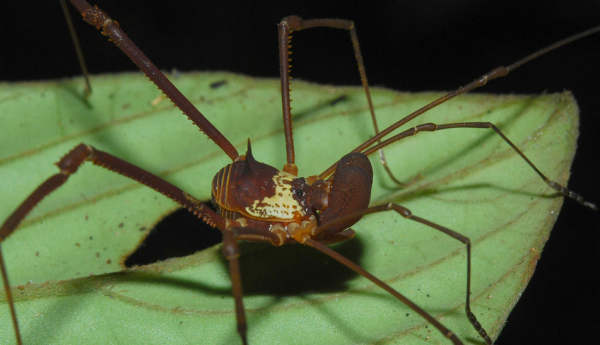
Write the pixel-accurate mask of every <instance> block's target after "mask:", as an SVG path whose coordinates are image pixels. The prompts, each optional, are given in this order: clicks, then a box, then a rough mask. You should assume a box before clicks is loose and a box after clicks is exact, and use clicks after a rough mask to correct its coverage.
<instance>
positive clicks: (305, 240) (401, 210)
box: [297, 203, 493, 344]
mask: <svg viewBox="0 0 600 345" xmlns="http://www.w3.org/2000/svg"><path fill="white" fill-rule="evenodd" d="M385 211H395V212H396V213H398V214H400V215H401V216H402V217H404V218H407V219H410V220H413V221H415V222H418V223H421V224H424V225H427V226H429V227H431V228H433V229H436V230H438V231H441V232H443V233H444V234H446V235H448V236H450V237H452V238H454V239H456V240H458V241H460V242H462V243H463V244H465V246H466V248H467V289H466V302H465V312H466V314H467V317H468V319H469V321H470V322H471V324H472V325H473V327H474V328H475V330H476V331H477V332H478V333H479V335H480V336H481V337H482V338H483V339H484V340H485V341H486V343H488V344H492V343H493V341H492V339H491V338H490V337H489V335H488V334H487V332H486V331H485V329H483V327H482V326H481V324H480V323H479V321H477V318H476V317H475V314H473V312H472V311H471V302H470V295H471V241H470V240H469V238H467V237H465V236H463V235H461V234H459V233H457V232H456V231H453V230H450V229H448V228H446V227H443V226H441V225H439V224H436V223H433V222H430V221H428V220H426V219H423V218H420V217H417V216H414V215H413V214H412V213H411V211H410V210H409V209H407V208H406V207H403V206H400V205H396V204H391V203H390V204H385V205H379V206H374V207H369V208H367V209H364V210H361V211H357V212H353V213H350V214H347V215H344V216H343V217H340V218H338V219H336V220H335V221H332V222H329V223H327V224H323V225H321V226H319V227H318V228H315V229H314V230H313V231H312V232H311V233H310V234H308V233H306V234H303V235H302V237H301V238H298V239H297V241H298V242H300V243H302V244H306V245H309V246H311V247H313V248H315V249H318V250H319V251H321V252H323V253H325V254H327V255H329V256H330V257H332V258H334V259H335V260H337V261H339V262H340V263H342V264H343V265H345V266H347V267H348V268H350V269H351V270H353V271H355V272H356V273H358V274H360V275H362V276H363V277H365V278H367V279H369V280H371V281H372V282H374V283H375V284H377V285H378V286H380V287H381V288H383V289H384V290H386V291H387V292H389V293H390V294H392V295H393V296H394V297H396V298H397V299H399V300H400V301H401V302H402V303H404V304H406V305H407V306H409V307H410V308H411V309H413V310H414V311H416V312H417V313H419V314H420V315H421V316H422V317H423V318H425V319H426V320H427V321H429V322H430V323H431V324H432V325H433V326H435V327H436V328H437V329H438V330H439V331H440V332H441V333H442V334H443V335H444V336H445V337H447V338H449V339H451V340H452V342H454V343H455V344H462V343H461V342H460V340H458V338H456V336H455V335H454V334H453V333H452V332H451V331H450V330H448V329H447V328H446V327H444V326H443V325H442V324H441V323H439V322H438V321H437V320H435V319H434V318H433V317H432V316H431V315H429V314H428V313H427V312H426V311H424V310H423V309H421V308H420V307H419V306H417V305H416V304H414V303H413V302H412V301H410V300H409V299H408V298H406V297H405V296H403V295H402V294H400V293H399V292H397V291H396V290H394V289H392V288H391V287H390V286H389V285H387V284H386V283H384V282H383V281H381V280H379V279H377V278H376V277H375V276H373V275H372V274H370V273H369V272H367V271H365V270H364V269H363V268H361V267H360V266H358V265H357V264H355V263H354V262H352V261H350V260H348V259H347V258H345V257H343V256H342V255H340V254H338V253H337V252H335V251H333V250H332V249H329V248H328V247H327V246H325V245H323V244H322V243H319V242H317V241H315V240H312V239H311V237H312V238H318V236H319V234H322V233H324V232H326V230H327V229H329V228H331V227H334V226H336V225H337V224H342V223H344V222H346V221H347V220H349V219H354V218H356V217H361V216H364V215H366V214H372V213H378V212H385Z"/></svg>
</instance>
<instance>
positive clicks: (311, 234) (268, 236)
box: [63, 126, 450, 325]
mask: <svg viewBox="0 0 600 345" xmlns="http://www.w3.org/2000/svg"><path fill="white" fill-rule="evenodd" d="M290 128H291V127H290ZM432 128H434V127H432V126H424V127H422V128H421V129H422V130H432ZM448 128H450V127H448ZM205 130H206V129H205ZM408 134H412V133H408ZM408 134H407V135H408ZM74 152H75V153H73V154H71V155H69V156H67V157H68V158H67V159H66V160H65V161H64V163H65V164H64V165H63V167H64V168H65V170H67V171H69V170H73V171H74V170H75V169H76V168H74V167H72V166H71V164H70V162H69V160H70V158H73V157H77V156H78V155H79V153H81V152H88V154H89V152H92V151H91V150H90V149H89V148H86V147H85V146H82V147H79V149H78V151H74ZM99 156H103V154H100V155H97V157H99ZM231 156H236V154H231V155H230V157H231ZM103 157H104V158H106V157H105V156H103ZM250 157H251V155H250V151H249V152H248V154H247V156H246V158H245V159H244V158H243V156H237V157H235V159H236V163H238V162H242V163H245V164H246V165H245V167H244V169H247V170H250V171H255V170H254V169H252V167H251V165H257V166H259V165H260V166H261V167H262V166H263V165H261V163H257V162H254V163H252V164H250V162H249V160H250ZM359 157H363V158H359ZM109 159H111V158H107V160H109ZM232 159H234V157H232ZM348 159H349V160H351V161H352V160H358V161H359V162H362V163H358V164H356V165H355V164H349V163H348V164H349V165H348V166H350V167H351V168H349V169H355V168H356V169H358V170H360V171H363V172H365V173H364V174H362V173H361V174H360V175H362V176H369V175H370V174H369V173H368V170H369V169H367V168H366V164H368V161H366V162H367V163H365V160H364V156H361V155H360V154H356V155H355V156H351V157H349V158H348ZM92 160H93V159H92ZM107 160H104V159H103V158H101V161H103V162H106V161H107ZM342 161H343V160H342ZM234 164H235V163H234ZM292 164H293V163H292ZM345 164H346V163H344V164H342V166H346V165H345ZM109 165H110V164H109ZM118 165H119V166H125V165H124V164H122V163H118ZM369 168H370V165H369ZM259 170H260V169H259ZM264 170H269V174H264V175H263V172H261V173H260V174H261V178H262V179H263V181H267V182H268V181H271V180H272V178H273V176H277V175H278V174H280V172H278V171H277V170H275V169H274V168H270V169H268V168H264ZM333 170H335V171H336V175H334V176H336V177H335V178H334V179H333V181H335V182H333V184H334V186H338V187H337V188H341V187H339V186H344V185H346V184H345V183H341V182H340V181H342V178H341V177H338V175H339V176H344V175H346V174H345V172H347V171H349V170H346V169H342V168H341V166H338V167H337V168H336V169H333ZM289 171H290V172H291V173H292V176H293V175H294V174H293V172H294V171H293V169H292V170H289ZM132 175H134V177H135V174H132ZM365 179H366V180H367V181H368V180H369V179H368V178H365ZM314 180H317V179H316V178H313V179H312V180H310V179H309V181H308V182H306V183H304V182H301V181H300V182H297V183H299V184H300V185H301V186H300V188H297V189H295V190H300V191H303V193H302V194H303V195H302V196H300V198H302V197H304V198H305V199H306V200H305V201H304V204H303V205H304V207H305V208H306V212H305V214H302V215H297V216H294V217H292V218H284V217H265V218H264V219H261V217H260V216H257V214H259V213H260V211H258V210H257V209H256V208H254V209H252V208H251V207H252V205H255V204H256V205H260V204H261V203H262V204H267V202H265V201H263V200H262V199H259V198H258V197H257V196H255V197H253V198H251V199H250V200H247V201H246V203H242V204H239V205H234V206H231V209H230V210H231V211H235V214H231V217H226V218H231V219H237V220H238V223H239V224H238V225H245V224H242V223H243V222H244V221H246V222H248V223H249V224H250V225H249V226H247V227H245V228H250V229H256V230H252V231H250V230H249V231H246V230H245V228H236V230H235V231H231V232H225V235H226V236H227V235H229V236H236V235H237V239H247V240H253V239H261V240H268V241H269V242H272V243H274V244H283V243H284V242H292V241H296V242H301V243H302V242H306V240H316V241H317V243H332V242H338V241H341V240H345V239H349V238H351V236H352V233H351V230H345V229H346V227H347V226H350V225H351V223H354V222H355V221H356V220H357V219H358V217H359V216H358V215H355V216H353V217H350V220H349V221H348V222H343V221H340V220H336V219H337V218H338V217H339V216H340V215H344V214H347V212H348V211H352V210H356V211H359V210H362V209H364V208H366V206H367V205H368V197H367V198H366V199H365V198H362V199H361V198H358V197H357V196H356V193H355V192H354V191H349V193H350V194H351V195H353V200H358V201H357V203H356V204H353V205H355V207H354V208H352V207H351V208H349V209H346V210H343V211H339V209H340V207H339V205H340V203H339V202H331V204H330V202H329V201H327V202H325V200H328V198H326V197H324V196H325V195H326V194H327V192H328V191H331V190H334V191H337V189H336V188H335V187H332V182H328V181H327V180H317V181H322V182H315V181H314ZM280 181H283V182H282V184H283V185H287V182H290V183H294V182H293V181H296V180H295V179H293V178H292V177H289V175H285V176H284V177H282V178H281V179H280ZM338 183H339V184H338ZM149 184H151V183H149ZM259 185H260V184H259ZM367 185H368V187H369V189H370V182H369V183H365V184H358V186H362V187H363V188H364V189H363V193H362V195H366V196H368V195H369V193H368V189H367V188H366V186H367ZM317 186H318V188H315V187H317ZM213 188H214V187H213ZM312 189H317V191H316V193H318V195H320V196H319V197H315V196H314V195H313V194H312V193H309V192H312ZM307 191H308V192H307ZM214 194H215V196H217V199H218V196H219V194H220V195H221V196H223V195H224V194H223V193H219V191H218V190H215V193H214ZM257 194H258V195H259V196H261V197H262V196H264V197H267V198H272V197H273V195H271V194H269V195H262V194H260V193H257ZM294 195H296V196H298V194H294ZM315 195H316V194H315ZM335 195H338V196H339V195H340V194H339V193H337V192H336V193H333V194H332V198H334V196H335ZM339 198H340V199H342V200H345V198H343V197H339ZM186 200H187V201H186ZM294 200H296V202H298V205H297V207H303V205H302V202H301V201H298V199H294ZM178 201H179V202H181V203H182V204H184V205H186V206H188V208H189V207H191V208H193V209H195V210H196V211H198V212H203V213H204V212H206V213H208V214H209V216H206V215H205V218H206V219H208V218H210V217H214V218H210V219H212V220H213V221H214V223H213V224H215V225H220V226H219V227H220V228H221V229H223V228H224V227H226V226H227V225H225V226H224V224H220V223H219V222H221V220H220V219H219V218H217V217H215V216H212V215H211V214H210V212H208V211H206V210H198V209H197V208H194V207H200V206H197V205H199V204H197V201H196V200H195V199H193V198H192V197H190V196H189V195H188V194H185V193H183V194H181V195H180V198H179V199H178ZM190 202H191V203H190ZM191 205H194V207H192V206H191ZM325 205H328V206H329V208H327V209H326V208H325ZM221 206H222V208H226V207H227V206H226V205H225V203H224V202H223V203H222V205H221ZM274 206H279V207H283V206H284V205H274ZM236 207H241V208H236ZM290 207H293V206H290ZM247 208H251V210H250V211H248V212H244V210H246V209H247ZM312 209H317V210H320V211H321V212H317V213H314V214H312V216H315V219H312V220H311V219H310V215H309V214H310V212H311V210H312ZM226 213H227V212H222V213H221V214H222V215H223V214H226ZM326 214H333V216H326ZM307 215H308V219H305V218H304V217H305V216H307ZM403 215H408V213H406V211H405V210H403ZM317 217H318V218H319V220H317V219H316V218H317ZM327 217H330V218H329V219H331V220H336V221H337V226H335V227H333V228H329V229H328V230H327V229H325V228H321V229H322V230H324V231H323V232H320V233H316V231H317V230H316V229H317V226H318V225H321V224H324V223H326V221H324V220H325V219H327ZM291 220H293V221H291ZM209 221H210V220H209ZM264 221H269V223H265V222H264ZM303 222H307V223H304V224H303ZM294 224H295V225H294ZM231 225H234V227H235V223H231ZM264 230H269V232H266V231H264ZM271 230H272V231H271ZM344 230H345V231H344ZM342 231H344V232H342ZM274 235H275V236H274ZM226 239H227V237H226ZM309 243H310V242H309ZM315 245H317V244H315ZM224 249H225V251H227V252H228V255H229V257H230V258H235V256H236V250H235V239H233V238H230V239H229V240H228V241H227V240H226V243H225V245H224ZM325 250H326V249H325ZM235 261H236V260H235V259H233V260H232V261H231V262H232V263H235ZM232 271H233V272H235V269H234V270H232ZM233 275H234V276H235V273H234V274H233ZM234 278H235V277H234ZM234 281H235V279H234ZM236 297H237V298H238V300H239V299H240V298H241V292H237V293H236ZM238 303H240V302H239V301H238ZM240 315H242V314H240V311H238V317H240ZM240 324H241V325H243V324H244V323H240Z"/></svg>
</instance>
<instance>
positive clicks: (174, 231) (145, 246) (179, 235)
mask: <svg viewBox="0 0 600 345" xmlns="http://www.w3.org/2000/svg"><path fill="white" fill-rule="evenodd" d="M206 205H207V206H209V207H211V208H212V204H211V203H210V202H208V203H206ZM222 240H223V238H222V235H221V231H219V229H214V228H212V227H210V226H208V225H207V224H205V223H204V222H203V221H202V220H200V219H199V218H198V217H196V216H195V215H193V214H192V213H190V212H188V211H187V210H186V209H183V208H180V209H178V210H176V211H175V212H173V213H171V214H170V215H168V216H166V217H164V218H163V219H162V220H161V221H160V222H158V224H156V226H155V227H154V228H153V229H152V230H151V231H150V233H149V234H148V236H147V237H146V239H144V241H143V242H142V243H141V244H140V245H139V246H138V248H137V249H136V250H135V251H134V252H133V254H131V255H130V256H129V257H128V258H127V259H126V260H125V266H127V267H133V266H136V265H137V266H141V265H147V264H151V263H154V262H157V261H164V260H166V259H169V258H175V257H182V256H187V255H191V254H194V253H195V252H197V251H200V250H203V249H206V248H209V247H212V246H214V245H215V244H217V243H220V242H221V241H222Z"/></svg>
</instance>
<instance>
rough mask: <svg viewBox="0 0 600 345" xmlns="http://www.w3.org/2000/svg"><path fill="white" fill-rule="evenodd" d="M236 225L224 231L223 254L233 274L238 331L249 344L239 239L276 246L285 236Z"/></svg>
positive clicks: (232, 288) (232, 283)
mask: <svg viewBox="0 0 600 345" xmlns="http://www.w3.org/2000/svg"><path fill="white" fill-rule="evenodd" d="M235 226H236V227H227V228H226V229H225V230H224V231H223V247H222V252H223V256H224V257H225V258H226V259H227V261H229V275H230V276H231V290H232V293H233V298H234V300H235V315H236V319H237V329H238V333H239V334H240V337H241V338H242V343H243V344H244V345H247V344H248V335H247V330H248V324H247V322H246V311H245V310H244V301H243V295H244V292H243V289H242V278H241V273H240V263H239V260H238V259H239V257H240V247H239V246H238V244H237V241H243V240H249V241H263V242H271V243H272V244H274V245H276V246H280V245H282V244H283V243H284V242H283V238H281V237H279V236H277V235H276V234H274V233H273V232H270V231H268V230H260V229H253V228H244V227H237V226H239V224H235Z"/></svg>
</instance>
